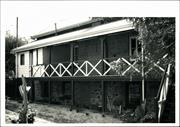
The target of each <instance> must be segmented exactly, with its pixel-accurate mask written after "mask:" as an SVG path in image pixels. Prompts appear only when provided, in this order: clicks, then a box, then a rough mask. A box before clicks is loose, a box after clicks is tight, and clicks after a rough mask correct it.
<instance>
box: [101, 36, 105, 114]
mask: <svg viewBox="0 0 180 127" xmlns="http://www.w3.org/2000/svg"><path fill="white" fill-rule="evenodd" d="M104 40H105V37H102V38H100V41H101V59H102V60H103V59H104V58H105V54H106V53H105V51H106V50H104V49H105V44H104ZM104 69H105V68H104V63H103V62H102V74H104ZM101 90H102V112H103V113H104V112H105V107H106V99H105V97H106V95H105V84H104V81H103V80H101Z"/></svg>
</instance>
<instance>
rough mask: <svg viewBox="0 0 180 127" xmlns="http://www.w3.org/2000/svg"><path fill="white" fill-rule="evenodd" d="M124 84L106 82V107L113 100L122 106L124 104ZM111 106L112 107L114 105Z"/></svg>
mask: <svg viewBox="0 0 180 127" xmlns="http://www.w3.org/2000/svg"><path fill="white" fill-rule="evenodd" d="M126 85H127V84H126V83H125V82H115V81H112V82H106V95H107V97H106V101H107V106H106V107H107V109H108V105H109V104H108V103H109V102H110V103H112V104H113V103H114V102H115V101H116V102H117V101H118V103H121V105H122V106H123V107H124V106H125V105H126V92H127V91H126ZM108 99H109V100H108ZM112 108H114V106H113V107H112ZM108 110H109V109H108Z"/></svg>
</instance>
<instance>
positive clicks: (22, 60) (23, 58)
mask: <svg viewBox="0 0 180 127" xmlns="http://www.w3.org/2000/svg"><path fill="white" fill-rule="evenodd" d="M20 65H21V66H23V65H25V54H24V53H22V54H20Z"/></svg>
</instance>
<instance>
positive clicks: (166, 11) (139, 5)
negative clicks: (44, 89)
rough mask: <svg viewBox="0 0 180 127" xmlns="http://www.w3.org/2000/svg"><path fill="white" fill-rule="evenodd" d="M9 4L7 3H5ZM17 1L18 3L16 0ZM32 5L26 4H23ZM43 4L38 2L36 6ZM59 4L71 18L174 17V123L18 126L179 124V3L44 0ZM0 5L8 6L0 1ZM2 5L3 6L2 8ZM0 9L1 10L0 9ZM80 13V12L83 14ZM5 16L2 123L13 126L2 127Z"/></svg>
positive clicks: (2, 73)
mask: <svg viewBox="0 0 180 127" xmlns="http://www.w3.org/2000/svg"><path fill="white" fill-rule="evenodd" d="M8 2H10V1H8ZM11 2H12V1H11ZM16 2H17V1H16ZM21 2H23V1H21ZM29 2H31V3H33V1H26V2H25V3H27V4H28V3H29ZM41 2H43V3H45V2H44V1H38V2H36V3H41ZM53 2H55V3H57V4H60V5H59V6H70V7H71V9H73V10H74V14H72V12H68V11H67V12H66V11H64V13H65V15H70V14H71V16H79V15H81V16H112V17H113V16H117V17H176V124H154V123H151V124H145V123H143V124H140V123H135V124H134V123H129V124H128V123H123V124H117V123H114V124H113V123H111V124H91V123H89V124H46V125H43V124H37V125H35V124H33V125H29V124H28V125H27V124H22V125H18V126H25V125H26V126H57V125H58V126H87V125H88V126H126V125H128V126H134V125H136V126H174V125H177V126H178V125H179V1H127V2H126V1H119V2H118V1H113V2H110V1H105V2H103V1H97V2H96V1H93V2H92V1H91V2H90V1H88V2H87V1H85V2H83V1H68V2H65V1H63V2H57V1H52V2H50V1H46V3H47V4H49V6H50V5H51V3H53ZM1 3H7V2H5V1H1ZM1 6H2V5H1ZM1 9H2V8H1ZM82 10H83V11H82ZM5 15H6V13H5V10H4V8H3V9H2V11H1V28H2V31H1V49H0V51H1V92H0V93H1V124H2V125H6V126H7V125H8V126H16V125H14V124H5V115H4V114H5V103H4V102H5V73H4V72H5V63H4V61H5V57H4V56H5V43H4V35H5V28H4V26H5V25H4V24H5V21H4V17H5Z"/></svg>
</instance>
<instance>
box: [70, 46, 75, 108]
mask: <svg viewBox="0 0 180 127" xmlns="http://www.w3.org/2000/svg"><path fill="white" fill-rule="evenodd" d="M70 55H71V56H70V62H72V65H71V67H72V76H73V75H74V65H73V62H74V43H71V44H70ZM71 104H72V105H74V104H75V99H74V81H73V80H71Z"/></svg>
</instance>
